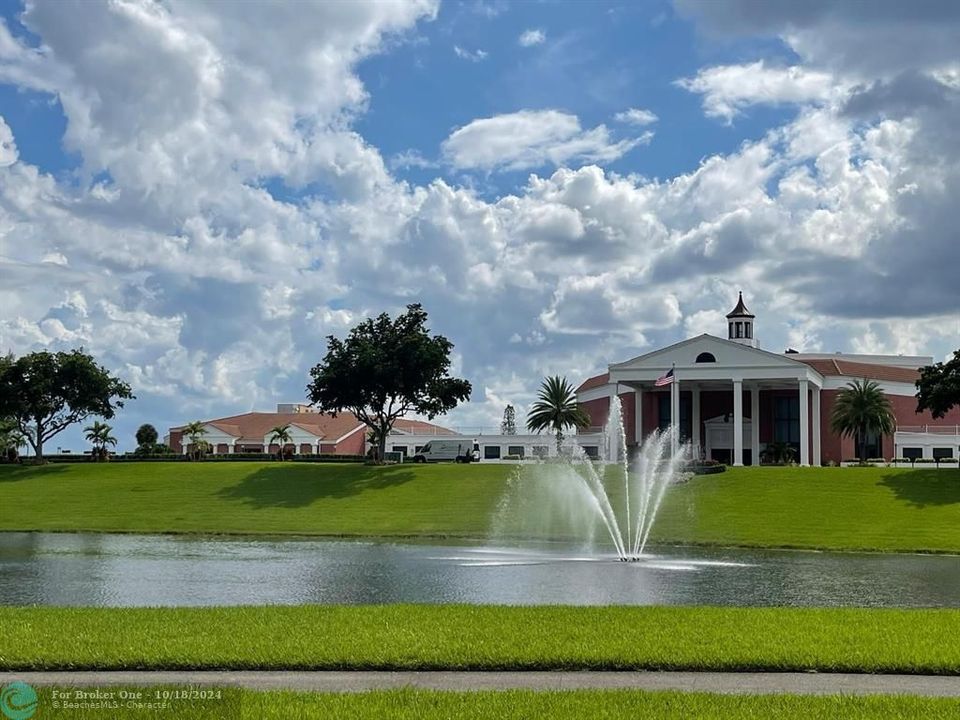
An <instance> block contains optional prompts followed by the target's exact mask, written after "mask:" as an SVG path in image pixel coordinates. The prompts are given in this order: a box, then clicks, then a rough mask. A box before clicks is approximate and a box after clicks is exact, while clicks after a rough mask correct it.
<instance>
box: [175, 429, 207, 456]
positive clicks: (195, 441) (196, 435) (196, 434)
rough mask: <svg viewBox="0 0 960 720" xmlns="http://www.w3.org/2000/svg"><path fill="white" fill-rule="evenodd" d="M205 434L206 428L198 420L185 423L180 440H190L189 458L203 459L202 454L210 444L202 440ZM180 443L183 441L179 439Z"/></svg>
mask: <svg viewBox="0 0 960 720" xmlns="http://www.w3.org/2000/svg"><path fill="white" fill-rule="evenodd" d="M206 434H207V428H205V427H204V425H203V423H202V422H201V421H200V420H194V421H193V422H191V423H187V424H186V425H184V426H183V434H182V435H181V438H184V437H185V438H188V439H189V440H190V443H189V444H190V445H193V452H192V453H191V457H193V459H194V460H199V459H200V458H201V457H203V454H204V453H205V452H206V451H207V449H208V448H209V447H210V443H208V442H207V441H206V440H204V439H203V436H204V435H206ZM180 442H181V443H182V442H183V440H182V439H181V440H180Z"/></svg>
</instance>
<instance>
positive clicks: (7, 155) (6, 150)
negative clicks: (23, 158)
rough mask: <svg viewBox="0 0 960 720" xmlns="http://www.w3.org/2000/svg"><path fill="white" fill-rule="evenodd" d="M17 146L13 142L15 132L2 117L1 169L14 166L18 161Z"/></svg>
mask: <svg viewBox="0 0 960 720" xmlns="http://www.w3.org/2000/svg"><path fill="white" fill-rule="evenodd" d="M17 157H19V154H18V153H17V144H16V143H15V142H14V141H13V131H12V130H11V129H10V126H9V125H7V123H6V122H5V121H4V119H3V116H2V115H0V167H7V166H8V165H13V164H14V163H15V162H16V161H17Z"/></svg>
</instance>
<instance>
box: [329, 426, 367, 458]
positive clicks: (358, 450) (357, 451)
mask: <svg viewBox="0 0 960 720" xmlns="http://www.w3.org/2000/svg"><path fill="white" fill-rule="evenodd" d="M328 447H329V448H330V449H329V450H327V449H325V448H328ZM321 451H322V452H329V453H334V454H336V455H363V454H364V453H366V452H367V429H366V427H364V428H363V429H362V430H357V431H356V432H355V433H354V434H353V435H350V436H349V437H347V438H346V439H344V440H343V441H342V442H340V443H337V444H336V445H332V444H331V445H322V446H321Z"/></svg>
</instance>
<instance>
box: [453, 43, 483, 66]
mask: <svg viewBox="0 0 960 720" xmlns="http://www.w3.org/2000/svg"><path fill="white" fill-rule="evenodd" d="M453 52H454V53H455V54H456V56H457V57H458V58H460V59H461V60H469V61H470V62H480V61H481V60H486V59H487V54H488V53H487V51H486V50H482V49H480V48H477V49H476V50H467V49H465V48H462V47H460V46H459V45H454V46H453Z"/></svg>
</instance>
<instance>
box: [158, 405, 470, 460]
mask: <svg viewBox="0 0 960 720" xmlns="http://www.w3.org/2000/svg"><path fill="white" fill-rule="evenodd" d="M281 425H289V426H290V428H289V433H290V437H291V442H290V443H287V445H286V448H285V449H286V450H287V452H292V453H293V454H303V455H307V454H321V453H322V454H331V455H363V454H364V453H365V452H366V451H367V426H366V425H365V424H364V423H362V422H361V421H360V420H358V419H357V418H356V417H355V416H354V415H353V413H349V412H343V413H339V414H338V415H337V416H336V417H333V416H332V415H328V414H327V413H318V412H316V411H315V410H314V409H313V408H312V407H310V406H309V405H303V404H280V405H277V412H274V413H268V412H249V413H243V414H242V415H231V416H229V417H223V418H217V419H216V420H207V421H205V422H204V424H203V426H204V429H205V430H206V434H205V435H204V436H203V439H204V441H205V442H207V443H209V444H210V446H211V448H212V451H213V453H214V454H217V455H223V454H228V453H248V452H270V453H276V452H279V450H280V447H279V445H277V444H276V443H273V444H271V442H270V436H271V435H272V432H271V431H272V429H273V428H275V427H278V426H281ZM394 431H395V432H429V433H432V434H437V433H440V434H452V431H451V430H447V429H446V428H442V427H440V426H439V425H433V424H432V423H426V422H423V421H420V420H406V419H403V418H401V419H399V420H397V421H396V423H395V425H394ZM167 444H168V445H169V446H170V447H171V448H172V449H173V451H174V452H177V453H186V452H188V451H189V449H190V448H189V447H188V445H186V444H185V443H184V437H183V426H180V427H175V428H170V430H169V434H168V436H167Z"/></svg>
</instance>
